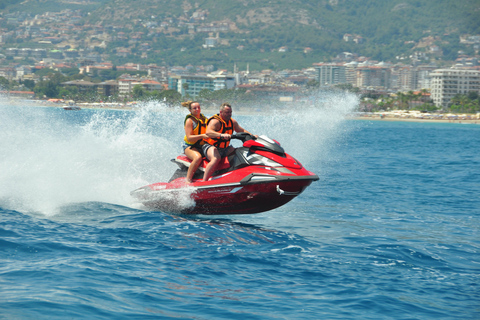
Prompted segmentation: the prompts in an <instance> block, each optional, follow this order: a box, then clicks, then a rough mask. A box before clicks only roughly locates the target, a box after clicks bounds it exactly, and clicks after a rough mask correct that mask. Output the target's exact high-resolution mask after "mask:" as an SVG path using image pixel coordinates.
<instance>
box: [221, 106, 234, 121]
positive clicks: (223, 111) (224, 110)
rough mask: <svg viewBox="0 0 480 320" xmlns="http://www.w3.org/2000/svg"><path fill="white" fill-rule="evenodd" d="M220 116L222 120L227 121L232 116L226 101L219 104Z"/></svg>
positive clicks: (230, 108) (230, 107)
mask: <svg viewBox="0 0 480 320" xmlns="http://www.w3.org/2000/svg"><path fill="white" fill-rule="evenodd" d="M220 117H222V119H223V120H225V121H226V122H228V121H229V120H230V118H231V117H232V106H231V105H230V104H228V103H223V104H222V105H221V106H220Z"/></svg>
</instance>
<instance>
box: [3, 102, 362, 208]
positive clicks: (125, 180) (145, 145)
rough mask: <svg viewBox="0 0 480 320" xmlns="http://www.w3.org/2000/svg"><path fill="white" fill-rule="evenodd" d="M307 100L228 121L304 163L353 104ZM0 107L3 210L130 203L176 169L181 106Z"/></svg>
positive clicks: (331, 140)
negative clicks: (135, 194)
mask: <svg viewBox="0 0 480 320" xmlns="http://www.w3.org/2000/svg"><path fill="white" fill-rule="evenodd" d="M312 101H314V102H312V103H311V104H310V105H305V104H298V105H291V107H289V108H288V109H283V110H282V111H278V112H277V111H276V110H275V109H274V108H273V107H266V106H264V109H267V110H270V112H269V114H268V115H265V114H264V113H262V115H249V116H240V115H235V114H234V117H235V118H236V119H237V120H239V122H240V123H241V125H242V126H243V127H244V128H246V129H247V130H249V131H251V132H253V133H255V134H265V135H268V136H269V137H271V138H273V139H276V140H278V141H280V142H281V144H282V146H284V147H285V149H286V150H287V152H289V153H290V154H292V155H293V156H295V157H297V158H298V159H299V160H300V161H301V162H303V164H304V165H306V166H307V165H308V163H311V162H312V161H317V160H318V158H319V157H326V156H327V155H326V153H325V152H327V151H328V149H329V147H330V146H332V145H334V144H335V141H338V139H341V138H342V136H343V132H344V130H345V129H343V127H342V125H341V124H342V122H343V121H344V119H345V115H346V114H348V113H349V112H351V111H353V110H354V108H355V107H356V106H357V103H358V100H357V98H356V96H354V95H350V94H333V93H329V94H320V93H319V94H318V95H317V97H316V98H315V99H313V100H312ZM0 103H1V105H2V106H1V107H0V133H1V135H2V138H1V139H0V150H2V152H1V156H0V181H2V183H1V185H0V203H1V205H2V206H3V207H4V208H9V209H13V210H18V211H22V212H36V213H43V214H46V215H52V214H56V213H58V209H59V208H60V207H62V206H63V205H66V204H69V203H75V202H88V201H101V202H108V203H115V204H121V205H126V206H136V204H135V202H134V200H133V199H132V198H131V197H130V194H129V193H130V191H131V190H133V189H135V188H138V187H140V186H143V185H146V184H150V183H154V182H159V181H167V180H168V179H169V178H170V176H171V174H172V173H173V171H174V170H175V169H176V167H175V166H174V165H173V164H171V163H170V159H172V158H174V157H175V156H176V155H177V154H179V153H180V152H181V147H180V146H181V141H182V136H183V127H182V125H181V124H182V123H183V119H184V117H185V115H186V110H185V109H183V108H180V107H169V106H167V105H165V104H163V103H161V102H158V101H151V102H147V103H142V104H140V105H139V106H138V107H137V108H136V110H135V111H112V110H88V109H83V110H81V111H76V112H73V111H65V110H63V109H62V108H43V107H38V106H35V107H32V106H30V107H21V106H11V103H9V102H8V101H6V99H3V101H0ZM233 108H234V113H235V104H234V103H233ZM207 116H209V114H207ZM185 197H186V199H187V198H189V195H188V194H187V195H185ZM185 203H188V201H185Z"/></svg>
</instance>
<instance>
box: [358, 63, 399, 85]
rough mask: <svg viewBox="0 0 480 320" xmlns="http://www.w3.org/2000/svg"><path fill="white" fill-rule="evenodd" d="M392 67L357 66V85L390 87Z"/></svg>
mask: <svg viewBox="0 0 480 320" xmlns="http://www.w3.org/2000/svg"><path fill="white" fill-rule="evenodd" d="M390 78H391V69H390V68H387V67H381V66H361V67H358V68H357V85H356V86H357V87H359V88H376V89H388V88H390Z"/></svg>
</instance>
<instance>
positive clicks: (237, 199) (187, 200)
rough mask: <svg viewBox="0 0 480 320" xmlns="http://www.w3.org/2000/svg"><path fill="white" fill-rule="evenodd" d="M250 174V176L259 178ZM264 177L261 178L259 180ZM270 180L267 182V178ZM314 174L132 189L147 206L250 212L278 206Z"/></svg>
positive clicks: (176, 210)
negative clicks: (179, 186)
mask: <svg viewBox="0 0 480 320" xmlns="http://www.w3.org/2000/svg"><path fill="white" fill-rule="evenodd" d="M258 177H259V176H258V175H253V176H252V178H253V179H255V178H258ZM260 180H263V181H260ZM266 180H270V181H266ZM314 180H318V177H317V176H316V175H312V176H305V177H298V176H294V177H275V176H273V177H272V176H270V177H267V176H260V178H259V181H249V182H248V183H243V184H242V183H225V184H212V185H208V184H206V183H204V185H201V183H194V184H193V186H189V187H183V188H177V187H176V186H175V184H173V185H172V184H168V183H157V184H153V185H150V186H146V187H143V188H140V189H137V190H136V191H134V193H135V196H136V197H137V198H138V199H140V200H141V201H142V203H143V204H144V205H145V206H147V207H150V208H153V209H158V210H161V211H166V212H174V213H182V214H206V215H227V214H252V213H259V212H264V211H269V210H272V209H275V208H278V207H280V206H282V205H284V204H286V203H288V202H289V201H290V200H292V199H293V198H295V197H296V196H298V195H299V194H300V193H302V192H303V191H304V190H305V188H306V187H308V186H309V185H310V184H311V183H312V181H314Z"/></svg>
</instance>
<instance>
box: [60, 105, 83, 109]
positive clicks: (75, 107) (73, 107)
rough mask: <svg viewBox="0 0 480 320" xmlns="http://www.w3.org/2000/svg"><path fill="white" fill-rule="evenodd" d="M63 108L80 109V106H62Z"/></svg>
mask: <svg viewBox="0 0 480 320" xmlns="http://www.w3.org/2000/svg"><path fill="white" fill-rule="evenodd" d="M63 109H65V110H82V108H80V107H78V106H63Z"/></svg>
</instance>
